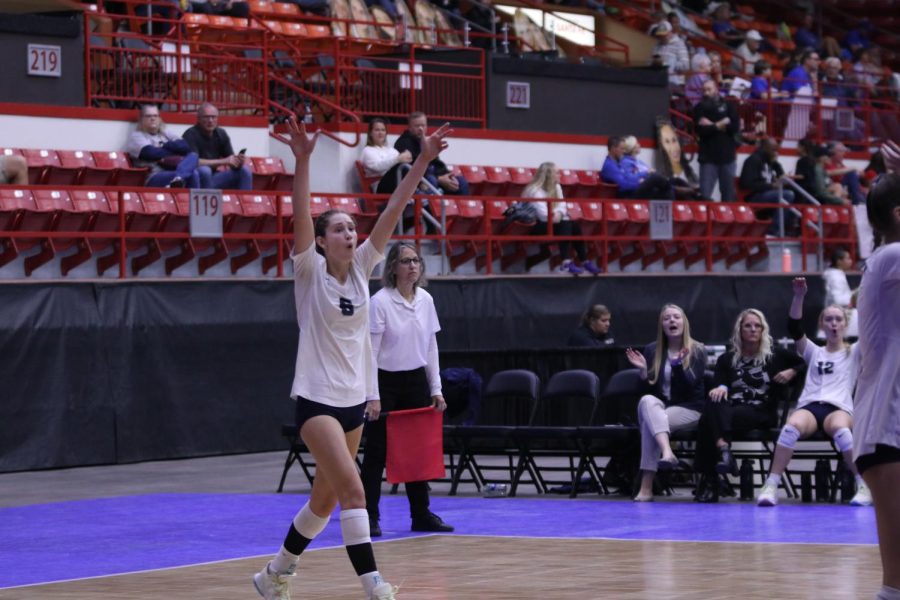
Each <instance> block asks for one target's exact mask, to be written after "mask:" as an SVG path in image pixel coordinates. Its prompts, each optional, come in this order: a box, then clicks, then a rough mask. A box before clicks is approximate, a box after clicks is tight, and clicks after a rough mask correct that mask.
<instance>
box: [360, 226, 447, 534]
mask: <svg viewBox="0 0 900 600" xmlns="http://www.w3.org/2000/svg"><path fill="white" fill-rule="evenodd" d="M424 284H425V263H424V261H423V260H422V257H421V256H420V255H419V253H418V251H417V250H416V247H415V246H413V245H412V244H410V243H408V242H398V243H397V244H395V245H394V246H392V247H391V249H390V251H389V252H388V256H387V261H386V262H385V265H384V275H383V276H382V286H383V287H382V288H381V290H379V291H378V292H377V293H376V294H375V295H374V296H372V300H371V302H370V303H369V306H370V318H369V326H370V329H371V332H372V356H373V359H374V362H375V366H376V367H377V375H376V376H375V377H373V379H374V381H373V385H372V388H373V390H372V393H371V394H370V395H369V397H368V398H367V400H368V402H366V414H367V415H368V418H369V423H368V424H367V425H366V453H365V457H364V458H363V464H362V481H363V487H364V488H365V491H366V509H367V510H368V511H369V531H370V532H371V535H373V536H380V535H381V526H380V524H379V519H380V513H379V511H378V503H379V501H380V499H381V477H382V474H383V473H384V463H385V455H386V452H387V436H386V427H385V420H384V419H380V418H379V416H380V414H381V411H382V410H386V411H391V410H405V409H412V408H423V407H425V406H433V407H434V409H435V410H440V411H443V410H445V409H446V408H447V403H446V402H445V401H444V397H443V396H442V395H441V376H440V367H439V365H438V348H437V338H436V334H437V332H438V331H440V329H441V326H440V323H439V322H438V317H437V312H436V311H435V309H434V300H433V299H432V297H431V294H429V293H428V292H426V291H425V290H423V289H422V287H421V286H423V285H424ZM372 371H373V373H375V372H376V369H374V368H373V369H372ZM405 486H406V496H407V498H408V499H409V511H410V517H411V518H412V530H413V531H438V532H440V531H445V532H446V531H453V527H452V526H450V525H448V524H446V523H444V521H442V520H441V518H440V517H439V516H437V515H436V514H434V513H432V512H431V511H430V510H429V508H428V483H427V482H425V481H412V482H407V483H406V484H405Z"/></svg>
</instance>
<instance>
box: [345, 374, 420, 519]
mask: <svg viewBox="0 0 900 600" xmlns="http://www.w3.org/2000/svg"><path fill="white" fill-rule="evenodd" d="M378 390H379V393H380V394H381V410H382V411H390V410H408V409H412V408H422V407H425V406H430V405H431V388H430V387H429V385H428V377H427V376H426V374H425V367H421V368H419V369H415V370H413V371H383V370H381V369H378ZM386 422H387V419H386V418H385V417H382V418H380V419H378V420H377V421H370V422H368V423H366V429H365V435H366V452H365V455H364V456H363V463H362V473H361V477H362V483H363V488H364V489H365V492H366V510H368V511H369V518H370V519H375V520H377V519H378V518H379V517H380V513H379V512H378V503H379V502H380V501H381V479H382V476H383V475H384V464H385V459H386V455H387V427H386ZM405 487H406V497H407V498H408V499H409V513H410V517H412V518H414V519H415V518H421V517H426V516H428V514H429V510H428V506H429V500H428V482H426V481H410V482H407V483H406V484H405Z"/></svg>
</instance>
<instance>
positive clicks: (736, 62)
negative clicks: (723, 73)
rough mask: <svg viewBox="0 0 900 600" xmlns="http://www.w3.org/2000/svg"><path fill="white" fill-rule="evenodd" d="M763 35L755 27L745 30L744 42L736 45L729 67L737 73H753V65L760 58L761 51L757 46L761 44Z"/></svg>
mask: <svg viewBox="0 0 900 600" xmlns="http://www.w3.org/2000/svg"><path fill="white" fill-rule="evenodd" d="M762 39H763V37H762V36H761V35H760V34H759V32H758V31H757V30H755V29H751V30H750V31H748V32H747V37H746V38H745V39H744V43H743V44H741V45H740V46H738V49H737V50H735V51H734V58H733V59H732V61H731V69H732V70H733V71H737V72H739V73H746V74H747V75H752V74H753V65H755V64H756V63H757V62H758V61H759V60H760V59H762V53H761V52H760V51H759V47H760V45H761V44H762Z"/></svg>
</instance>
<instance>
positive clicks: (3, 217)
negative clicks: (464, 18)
mask: <svg viewBox="0 0 900 600" xmlns="http://www.w3.org/2000/svg"><path fill="white" fill-rule="evenodd" d="M187 194H188V192H187V190H172V189H148V188H135V189H127V188H121V187H96V188H94V187H92V188H91V189H90V190H86V188H85V187H84V186H74V187H56V186H24V187H13V186H0V226H2V229H0V266H3V265H6V264H9V263H11V262H13V261H15V260H22V261H23V262H24V264H25V271H26V273H27V274H30V273H31V272H32V271H33V270H35V269H37V268H41V267H42V266H44V265H47V264H49V263H50V262H51V261H52V260H53V259H54V258H61V264H62V274H63V275H65V274H66V273H68V272H69V271H70V270H71V269H72V268H74V267H75V266H77V265H79V264H84V263H85V262H87V261H89V260H92V259H96V264H97V272H98V274H102V273H103V272H104V271H105V270H107V269H109V268H111V267H118V275H119V277H120V278H125V277H127V276H128V264H129V259H130V261H131V263H130V264H131V266H132V272H133V273H135V272H138V271H140V270H141V269H143V268H145V267H147V266H149V265H150V264H152V263H153V262H155V261H157V260H163V261H164V262H165V265H166V272H167V273H171V272H172V271H173V270H174V269H176V268H179V267H180V266H183V265H185V264H188V263H189V262H190V261H192V260H194V259H196V260H197V263H198V269H199V272H200V273H202V272H204V271H205V270H207V269H208V268H210V266H211V265H213V264H216V263H217V262H219V261H223V260H226V259H227V260H230V261H231V270H232V272H237V271H238V270H240V269H241V268H243V267H244V266H246V265H247V264H249V263H250V262H252V261H254V260H256V259H262V265H263V272H262V273H261V274H264V273H265V272H268V271H269V270H270V269H271V268H272V267H274V268H275V269H276V275H277V276H282V274H283V273H282V266H283V263H284V260H285V259H286V257H287V254H286V252H287V250H288V249H289V247H290V244H291V242H292V232H291V219H292V215H293V210H292V206H291V204H290V196H287V195H279V193H278V192H276V191H250V192H228V191H226V192H224V198H225V202H226V203H227V202H230V204H229V206H227V207H226V206H223V214H224V215H225V216H224V218H225V227H224V235H223V236H222V237H221V238H217V239H192V238H191V237H190V233H189V229H188V204H187V198H188V195H187ZM360 198H362V201H360ZM385 200H386V197H385V196H376V195H371V194H369V195H362V196H347V195H346V194H321V195H317V196H316V198H314V200H313V204H314V206H313V208H314V212H321V211H323V210H326V209H328V208H340V209H343V210H345V211H347V212H349V213H351V214H353V215H354V217H355V218H356V219H357V221H358V223H359V230H360V233H361V235H362V237H365V234H366V232H368V231H369V230H370V228H371V226H372V225H373V224H374V222H375V221H376V220H377V218H378V215H379V212H378V210H377V204H378V203H381V202H384V201H385ZM425 200H427V201H428V203H429V205H430V209H429V211H430V212H431V213H433V214H434V216H435V218H436V219H437V221H438V222H441V223H442V224H443V227H444V230H443V231H437V232H435V233H428V232H427V231H426V229H425V226H424V225H423V224H422V221H421V219H420V218H417V219H416V223H417V224H416V226H415V231H414V233H413V234H411V235H405V236H398V238H402V239H411V240H414V241H417V242H422V241H426V240H431V241H433V242H435V243H436V244H437V246H439V247H440V248H442V249H443V252H444V254H445V256H446V257H447V260H448V262H449V268H450V270H454V269H456V268H458V267H460V266H461V265H463V264H465V263H466V262H469V261H474V262H475V264H476V266H477V267H478V269H479V270H480V271H482V272H483V273H485V274H492V273H493V272H494V263H495V261H496V260H499V261H500V265H501V270H505V269H506V268H508V267H509V266H511V265H514V264H515V263H516V262H518V261H520V260H522V261H525V263H526V265H527V264H529V260H530V261H531V262H532V263H533V262H535V261H537V262H538V263H539V262H543V261H544V260H547V259H549V260H550V264H551V265H552V264H553V263H554V261H558V260H560V259H561V257H559V256H558V255H554V254H553V253H552V252H549V251H547V245H552V244H554V243H556V242H559V241H561V240H570V241H576V240H580V241H583V242H585V243H586V244H587V246H588V250H589V254H590V255H591V257H592V258H594V259H595V260H596V261H597V263H598V264H599V265H600V266H601V267H602V268H603V269H604V271H608V269H609V267H610V265H611V264H613V263H618V264H619V267H620V268H624V267H626V266H627V265H629V264H632V263H640V264H642V265H643V267H648V266H650V265H652V264H653V263H655V262H658V261H659V262H662V264H663V265H664V266H665V267H666V268H668V267H670V266H672V265H674V264H676V263H681V264H682V265H683V266H684V268H685V269H687V268H689V267H690V266H691V265H693V264H697V263H702V264H704V265H705V268H706V270H707V271H712V270H713V268H714V266H715V265H717V264H724V265H725V266H726V267H731V266H734V265H736V264H738V263H741V262H745V263H746V265H747V267H748V268H749V267H750V266H751V265H752V264H754V263H756V262H759V261H762V260H765V259H767V257H768V254H769V247H770V245H775V246H776V247H778V245H779V244H781V243H789V244H791V245H793V246H798V247H799V248H800V249H801V250H802V268H803V269H804V270H806V269H807V255H808V254H809V253H816V254H818V255H819V256H822V255H823V254H824V253H825V252H827V251H828V250H829V249H831V248H834V247H836V246H842V247H844V248H847V249H850V250H851V251H853V249H855V247H856V241H855V230H854V225H853V214H852V210H850V208H849V207H828V206H826V207H813V206H800V207H798V208H799V209H801V210H802V211H803V215H802V230H801V236H800V237H799V238H797V237H792V238H783V239H778V238H771V237H767V236H766V233H767V231H768V229H769V226H770V224H771V221H769V220H762V219H759V218H757V217H756V216H755V211H760V210H764V209H766V208H775V207H776V206H777V205H769V204H752V205H750V204H744V203H717V202H675V203H674V204H673V205H672V207H673V234H674V235H673V238H672V239H671V240H652V239H650V235H649V219H650V215H649V212H648V203H647V202H646V201H633V200H610V199H582V198H579V199H572V200H568V201H567V202H568V208H569V211H570V215H573V217H572V218H573V220H578V221H579V222H580V223H581V226H582V228H583V229H582V235H579V236H559V235H554V234H553V226H552V223H551V224H548V229H549V232H548V233H547V234H546V235H531V234H530V233H529V229H530V228H529V227H523V226H521V224H519V225H518V226H517V224H516V223H509V222H507V219H506V218H505V216H504V215H503V210H504V209H505V208H506V207H507V206H508V205H509V204H510V203H511V202H514V201H516V200H518V198H509V197H496V198H494V197H487V198H463V199H449V198H448V199H440V198H435V197H434V196H422V197H417V198H416V203H415V210H416V215H417V217H420V216H421V214H422V211H423V210H424V204H423V201H425ZM451 209H452V210H451ZM536 246H537V247H538V248H540V247H542V246H543V249H542V250H540V251H539V252H538V254H534V252H533V250H534V248H535V247H536ZM34 248H38V249H39V251H37V252H32V249H34ZM542 252H543V254H541V253H542ZM29 253H30V254H29ZM817 268H821V265H817Z"/></svg>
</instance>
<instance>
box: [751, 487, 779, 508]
mask: <svg viewBox="0 0 900 600" xmlns="http://www.w3.org/2000/svg"><path fill="white" fill-rule="evenodd" d="M776 504H778V486H777V485H775V484H774V483H766V484H765V485H763V487H762V490H760V492H759V496H757V497H756V505H757V506H775V505H776Z"/></svg>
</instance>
